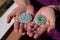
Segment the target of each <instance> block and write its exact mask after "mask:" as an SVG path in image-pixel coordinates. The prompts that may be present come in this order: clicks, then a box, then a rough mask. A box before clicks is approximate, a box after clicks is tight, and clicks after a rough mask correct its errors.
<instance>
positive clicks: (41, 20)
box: [34, 15, 46, 25]
mask: <svg viewBox="0 0 60 40" xmlns="http://www.w3.org/2000/svg"><path fill="white" fill-rule="evenodd" d="M34 21H35V23H36V24H38V25H41V24H44V23H45V22H46V18H45V16H43V15H39V16H36V17H35V19H34Z"/></svg>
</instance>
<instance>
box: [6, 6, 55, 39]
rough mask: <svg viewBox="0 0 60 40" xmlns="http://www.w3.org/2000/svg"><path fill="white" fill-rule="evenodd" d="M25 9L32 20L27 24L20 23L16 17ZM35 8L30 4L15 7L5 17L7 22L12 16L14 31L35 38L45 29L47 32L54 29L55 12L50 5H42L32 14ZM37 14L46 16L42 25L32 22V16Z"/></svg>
mask: <svg viewBox="0 0 60 40" xmlns="http://www.w3.org/2000/svg"><path fill="white" fill-rule="evenodd" d="M23 11H26V13H31V14H32V16H33V20H32V21H31V22H29V23H27V24H23V23H20V22H19V21H18V17H19V15H20V13H21V12H23ZM34 13H35V10H34V7H33V6H32V5H29V6H27V7H26V8H21V7H17V8H15V9H14V10H13V11H12V12H11V13H10V14H9V15H8V17H7V22H8V23H9V22H10V21H11V20H12V18H13V17H14V30H15V32H20V33H22V35H25V34H27V35H29V36H30V37H34V38H35V39H36V38H38V37H39V36H40V35H42V34H43V33H44V32H45V31H47V32H49V31H51V30H53V29H55V14H54V13H55V12H54V10H53V9H52V8H50V7H42V8H41V9H39V10H38V12H36V15H35V14H34ZM38 15H44V16H45V17H46V23H45V24H43V25H37V24H36V23H35V22H34V17H35V16H38Z"/></svg>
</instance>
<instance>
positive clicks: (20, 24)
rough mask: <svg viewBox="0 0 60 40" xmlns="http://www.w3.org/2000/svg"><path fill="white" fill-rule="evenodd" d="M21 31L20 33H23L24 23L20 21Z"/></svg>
mask: <svg viewBox="0 0 60 40" xmlns="http://www.w3.org/2000/svg"><path fill="white" fill-rule="evenodd" d="M19 32H20V33H23V24H22V23H20V26H19Z"/></svg>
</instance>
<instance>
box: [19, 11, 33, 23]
mask: <svg viewBox="0 0 60 40" xmlns="http://www.w3.org/2000/svg"><path fill="white" fill-rule="evenodd" d="M31 20H32V15H31V14H30V13H25V12H24V13H21V15H20V16H19V22H21V23H28V22H30V21H31Z"/></svg>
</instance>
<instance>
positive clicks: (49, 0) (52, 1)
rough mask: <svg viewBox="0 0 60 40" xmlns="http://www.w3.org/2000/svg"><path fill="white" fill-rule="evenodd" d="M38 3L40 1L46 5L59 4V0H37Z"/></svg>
mask: <svg viewBox="0 0 60 40" xmlns="http://www.w3.org/2000/svg"><path fill="white" fill-rule="evenodd" d="M37 1H38V2H39V3H41V4H42V5H44V6H47V5H60V0H37Z"/></svg>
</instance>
